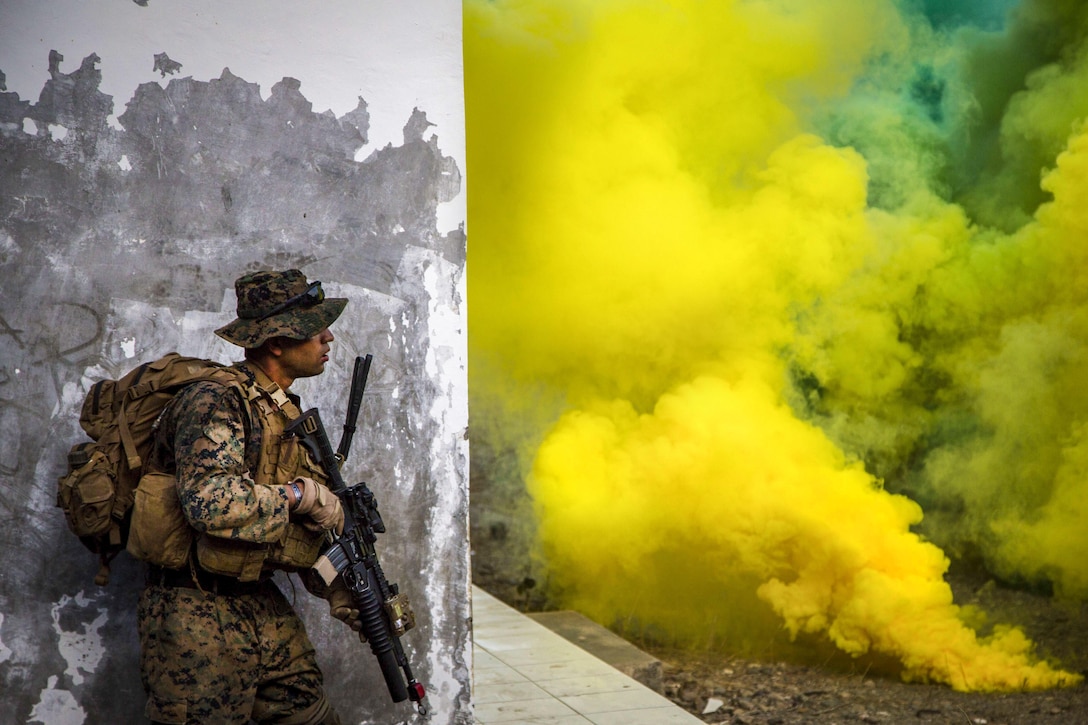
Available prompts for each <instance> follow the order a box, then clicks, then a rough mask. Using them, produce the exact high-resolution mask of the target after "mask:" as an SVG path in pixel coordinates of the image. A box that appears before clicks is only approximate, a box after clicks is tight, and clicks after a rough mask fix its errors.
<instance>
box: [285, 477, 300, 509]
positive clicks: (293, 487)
mask: <svg viewBox="0 0 1088 725" xmlns="http://www.w3.org/2000/svg"><path fill="white" fill-rule="evenodd" d="M287 485H288V486H290V487H291V490H292V491H294V492H295V506H298V505H299V504H300V503H302V489H301V488H299V486H298V483H297V482H295V481H291V483H289V484H287Z"/></svg>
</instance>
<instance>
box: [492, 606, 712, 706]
mask: <svg viewBox="0 0 1088 725" xmlns="http://www.w3.org/2000/svg"><path fill="white" fill-rule="evenodd" d="M472 620H473V659H474V664H473V700H474V702H475V710H476V722H477V723H479V724H480V725H493V724H495V723H503V724H504V725H521V724H524V723H552V724H553V725H587V724H588V723H594V724H595V725H674V724H675V725H698V724H699V723H702V722H703V721H702V720H700V719H699V718H697V717H695V716H694V715H692V714H690V713H688V712H687V711H685V710H683V709H681V708H680V707H678V706H676V705H674V704H673V703H672V702H670V701H669V700H668V699H666V698H665V697H663V696H662V695H659V694H658V693H656V692H654V691H653V690H651V689H650V688H648V687H646V686H645V685H642V684H640V683H639V682H638V681H636V680H634V679H633V678H631V677H629V676H628V675H625V674H623V673H622V672H620V671H619V670H617V669H616V668H614V667H613V666H611V665H609V664H608V663H606V662H605V661H604V660H601V659H599V658H597V657H595V656H593V655H592V654H590V653H589V652H587V651H586V650H584V649H582V648H581V647H579V646H577V645H575V644H572V643H571V642H569V641H568V640H567V639H565V638H563V637H562V636H560V635H558V634H556V633H555V632H553V631H551V630H550V629H548V628H547V627H545V626H544V625H542V624H540V623H538V622H536V621H534V620H532V619H530V618H529V617H527V616H525V615H524V614H521V613H520V612H518V611H517V610H516V609H513V608H512V607H509V606H507V605H506V604H504V603H502V602H501V601H499V600H498V599H496V598H495V597H493V596H491V595H490V594H488V593H487V592H485V591H483V590H482V589H480V588H479V587H476V586H474V587H473V588H472Z"/></svg>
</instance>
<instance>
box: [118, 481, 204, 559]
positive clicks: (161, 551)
mask: <svg viewBox="0 0 1088 725" xmlns="http://www.w3.org/2000/svg"><path fill="white" fill-rule="evenodd" d="M192 544H193V529H192V527H191V526H189V522H188V521H187V520H186V519H185V514H184V513H182V510H181V501H180V500H179V499H178V491H177V479H176V478H175V477H174V476H173V475H172V474H169V473H162V472H159V471H153V472H151V473H146V474H144V475H143V476H142V477H141V478H140V484H139V485H138V486H137V487H136V500H135V501H134V502H133V505H132V523H131V525H130V527H129V532H128V553H130V554H132V555H133V556H134V557H136V558H137V559H142V560H143V561H147V562H150V563H152V564H156V565H158V566H162V567H166V568H168V569H180V568H181V567H182V566H183V565H184V564H185V562H186V561H188V559H189V550H190V548H191V547H192Z"/></svg>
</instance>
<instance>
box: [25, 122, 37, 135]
mask: <svg viewBox="0 0 1088 725" xmlns="http://www.w3.org/2000/svg"><path fill="white" fill-rule="evenodd" d="M23 133H25V134H28V135H30V136H37V135H38V124H36V123H34V119H32V118H24V119H23Z"/></svg>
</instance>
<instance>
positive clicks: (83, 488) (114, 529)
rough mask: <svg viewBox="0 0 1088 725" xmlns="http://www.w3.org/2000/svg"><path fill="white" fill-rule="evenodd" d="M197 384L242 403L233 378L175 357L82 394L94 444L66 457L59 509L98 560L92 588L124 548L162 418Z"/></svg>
mask: <svg viewBox="0 0 1088 725" xmlns="http://www.w3.org/2000/svg"><path fill="white" fill-rule="evenodd" d="M200 380H213V381H216V382H219V383H222V384H223V385H228V386H234V387H237V388H238V389H239V390H240V391H241V392H242V393H243V396H242V399H243V400H245V399H246V396H245V392H244V387H243V385H244V377H243V376H242V375H241V374H240V373H239V372H238V371H236V370H234V369H232V368H229V367H227V366H225V365H222V364H220V363H217V362H213V361H211V360H203V359H200V358H193V357H184V356H182V355H179V354H178V353H176V352H172V353H169V354H168V355H165V356H164V357H161V358H159V359H158V360H154V361H152V362H147V363H144V364H142V365H140V366H139V367H137V368H135V369H133V370H132V371H130V372H129V373H127V374H126V375H124V376H123V377H122V378H120V379H119V380H100V381H99V382H97V383H95V384H94V385H93V386H91V389H90V391H89V392H88V393H87V397H86V399H85V400H84V401H83V410H82V412H81V414H80V416H79V424H80V426H81V427H82V428H83V430H84V431H85V432H86V433H87V435H89V436H90V437H91V439H92V440H91V442H84V443H79V444H77V445H75V446H73V447H72V449H71V451H69V453H68V472H67V473H66V474H65V475H63V476H61V477H60V479H59V480H58V482H57V506H58V507H59V508H60V509H61V510H62V511H64V517H65V519H66V520H67V522H68V528H69V529H71V530H72V533H74V534H75V535H76V536H78V537H79V540H80V541H82V542H83V544H84V546H86V547H87V548H88V549H90V550H91V551H93V552H94V553H96V554H98V557H99V561H100V563H101V566H100V568H99V570H98V574H97V575H96V576H95V580H94V581H95V584H98V585H100V586H105V585H106V584H108V583H109V574H110V562H111V561H112V560H113V558H114V557H115V556H117V554H118V553H120V552H121V551H122V550H123V549H124V548H125V546H126V542H127V539H128V534H129V523H130V519H131V512H132V505H133V501H134V499H135V495H136V488H137V485H138V484H139V481H140V476H141V474H142V473H143V467H144V464H145V463H146V462H147V457H148V455H149V453H150V452H151V447H152V443H153V439H154V428H155V423H156V421H157V420H158V418H159V415H160V414H161V413H162V410H163V408H165V407H166V404H167V403H169V402H170V400H171V399H173V397H174V396H175V395H177V393H178V392H179V391H180V390H181V389H182V388H184V387H185V386H187V385H190V384H192V383H195V382H197V381H200Z"/></svg>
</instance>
